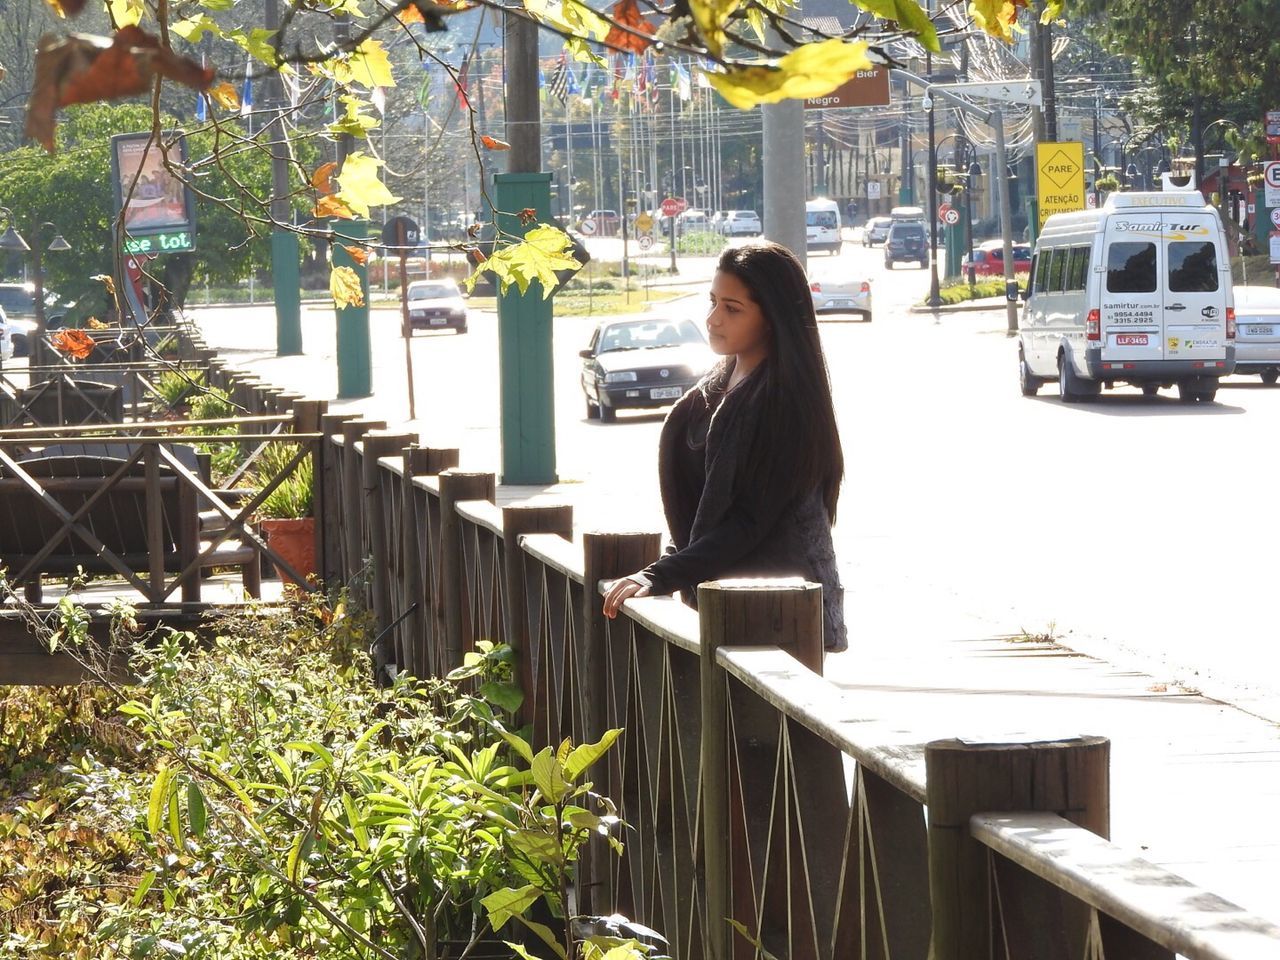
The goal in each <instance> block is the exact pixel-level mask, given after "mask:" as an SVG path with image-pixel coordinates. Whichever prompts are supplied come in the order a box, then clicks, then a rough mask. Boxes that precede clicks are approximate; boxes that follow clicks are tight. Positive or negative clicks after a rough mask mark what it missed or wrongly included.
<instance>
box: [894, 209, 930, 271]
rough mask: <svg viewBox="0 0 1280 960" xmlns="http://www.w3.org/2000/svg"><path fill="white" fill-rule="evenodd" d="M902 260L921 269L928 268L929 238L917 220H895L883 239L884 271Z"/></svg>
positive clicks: (922, 225)
mask: <svg viewBox="0 0 1280 960" xmlns="http://www.w3.org/2000/svg"><path fill="white" fill-rule="evenodd" d="M904 260H905V261H910V262H914V263H918V264H920V268H921V269H924V268H925V267H927V266H929V237H928V235H927V233H926V231H925V228H924V224H923V223H921V222H920V221H919V220H895V221H894V222H893V224H892V225H891V226H890V227H889V234H888V236H886V237H885V241H884V265H885V269H887V270H892V269H893V265H894V264H895V263H901V262H903V261H904Z"/></svg>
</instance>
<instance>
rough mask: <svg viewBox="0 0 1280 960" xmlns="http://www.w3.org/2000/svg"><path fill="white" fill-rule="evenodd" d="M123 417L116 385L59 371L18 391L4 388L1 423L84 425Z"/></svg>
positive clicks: (120, 397)
mask: <svg viewBox="0 0 1280 960" xmlns="http://www.w3.org/2000/svg"><path fill="white" fill-rule="evenodd" d="M123 420H124V391H123V389H122V387H121V386H120V385H119V384H114V383H101V382H98V381H96V380H83V379H77V378H74V377H70V376H67V375H66V374H59V375H57V376H53V377H50V378H49V379H47V380H43V381H41V382H39V383H33V384H32V385H31V386H27V387H20V388H18V389H17V390H12V391H11V390H9V389H5V390H4V391H3V410H2V411H0V423H3V425H4V426H23V425H26V424H31V425H33V426H37V427H52V426H73V427H77V426H84V425H86V424H101V423H120V422H122V421H123Z"/></svg>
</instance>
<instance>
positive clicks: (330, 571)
mask: <svg viewBox="0 0 1280 960" xmlns="http://www.w3.org/2000/svg"><path fill="white" fill-rule="evenodd" d="M354 419H356V415H355V414H354V413H327V412H326V413H324V414H322V415H321V417H320V432H321V433H323V434H324V437H323V438H322V439H321V440H320V450H321V453H320V459H319V460H318V461H317V462H316V476H317V478H318V479H319V482H320V494H321V496H320V506H319V507H318V508H317V510H316V519H317V523H316V526H317V527H319V528H321V532H320V542H319V543H318V544H317V546H316V550H317V552H316V559H317V560H318V561H319V563H320V576H321V578H322V579H323V580H325V581H326V582H328V581H338V580H343V579H345V577H344V576H343V570H342V558H343V552H342V537H343V526H344V520H343V514H342V511H343V499H342V456H341V454H340V453H339V452H338V448H337V444H336V443H335V442H334V438H335V437H339V436H341V435H342V425H343V424H344V423H347V422H348V421H350V420H354Z"/></svg>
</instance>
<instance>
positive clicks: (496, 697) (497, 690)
mask: <svg viewBox="0 0 1280 960" xmlns="http://www.w3.org/2000/svg"><path fill="white" fill-rule="evenodd" d="M476 692H477V693H478V694H480V696H482V697H484V698H485V699H486V700H488V701H489V702H490V703H492V704H494V705H495V706H499V707H501V708H502V709H503V710H505V711H507V713H515V712H516V711H517V710H519V709H520V705H521V704H522V703H524V691H522V690H521V689H520V688H519V687H518V686H516V685H515V684H514V683H498V682H497V681H493V680H491V681H489V682H488V683H482V684H480V689H478V690H477V691H476Z"/></svg>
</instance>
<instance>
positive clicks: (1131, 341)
mask: <svg viewBox="0 0 1280 960" xmlns="http://www.w3.org/2000/svg"><path fill="white" fill-rule="evenodd" d="M1146 345H1147V335H1146V334H1145V333H1117V334H1116V346H1117V347H1145V346H1146Z"/></svg>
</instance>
